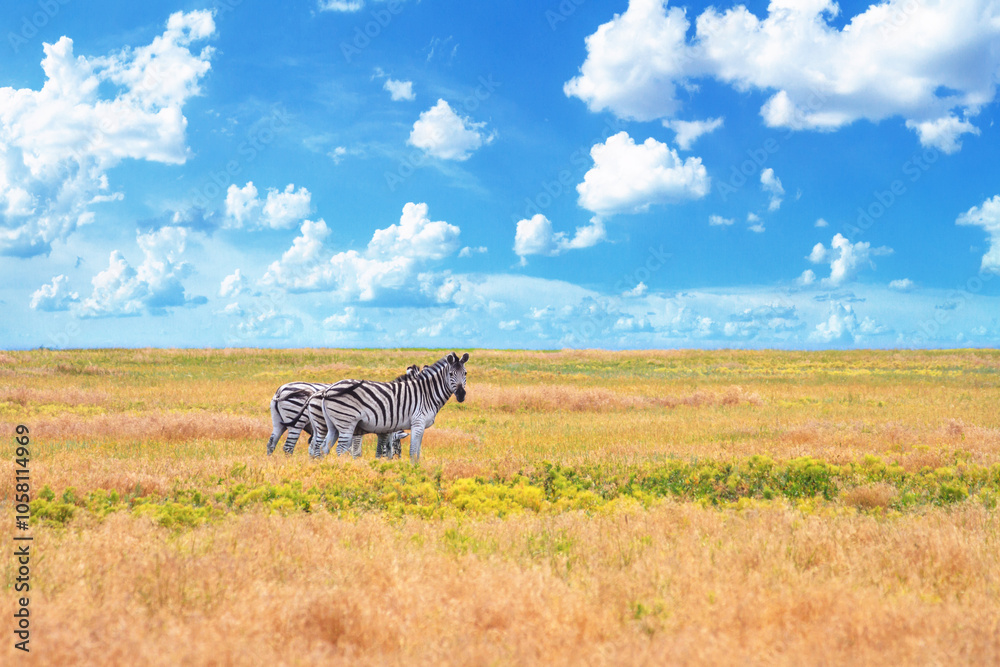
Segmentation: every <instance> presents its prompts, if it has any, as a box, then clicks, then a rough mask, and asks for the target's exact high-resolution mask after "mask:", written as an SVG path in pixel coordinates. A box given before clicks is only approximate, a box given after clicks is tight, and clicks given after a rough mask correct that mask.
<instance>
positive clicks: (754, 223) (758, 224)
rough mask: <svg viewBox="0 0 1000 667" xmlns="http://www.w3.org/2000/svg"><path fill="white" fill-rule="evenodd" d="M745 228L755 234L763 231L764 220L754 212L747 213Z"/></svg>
mask: <svg viewBox="0 0 1000 667" xmlns="http://www.w3.org/2000/svg"><path fill="white" fill-rule="evenodd" d="M747 225H748V227H747V229H749V230H750V231H751V232H754V233H755V234H763V233H764V231H765V230H764V222H763V221H762V220H761V219H760V216H759V215H757V214H756V213H747Z"/></svg>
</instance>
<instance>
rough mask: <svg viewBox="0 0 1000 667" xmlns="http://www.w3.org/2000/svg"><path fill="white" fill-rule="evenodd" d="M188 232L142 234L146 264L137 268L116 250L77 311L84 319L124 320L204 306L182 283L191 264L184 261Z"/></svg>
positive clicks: (168, 229)
mask: <svg viewBox="0 0 1000 667" xmlns="http://www.w3.org/2000/svg"><path fill="white" fill-rule="evenodd" d="M187 237H188V231H187V230H186V229H184V228H182V227H163V228H161V229H158V230H156V231H154V232H150V233H148V234H139V235H138V237H137V238H136V242H137V243H138V245H139V250H140V251H142V255H143V261H142V263H141V264H140V265H139V267H138V268H135V267H133V266H132V265H131V264H130V263H129V262H128V260H127V259H125V256H124V255H123V254H122V253H121V252H120V251H118V250H115V251H112V253H111V257H110V258H109V260H108V268H106V269H104V270H103V271H101V272H100V273H98V274H97V275H96V276H94V278H93V279H92V280H91V284H92V285H93V287H94V289H93V292H92V293H91V295H90V296H89V297H87V298H86V299H83V300H82V301H81V302H80V303H79V304H78V305H77V306H76V307H75V308H74V310H75V312H76V314H77V315H79V316H80V317H123V316H129V315H141V314H143V313H152V314H162V313H164V312H165V310H166V309H167V308H172V307H177V306H187V305H200V304H203V303H205V302H206V301H207V300H206V299H205V298H204V297H194V298H189V297H188V296H187V295H186V294H185V291H184V286H183V285H182V283H181V280H182V279H183V278H185V277H187V276H188V275H189V274H190V273H191V265H190V264H188V263H187V262H183V261H181V255H182V254H183V253H184V249H185V247H186V244H187Z"/></svg>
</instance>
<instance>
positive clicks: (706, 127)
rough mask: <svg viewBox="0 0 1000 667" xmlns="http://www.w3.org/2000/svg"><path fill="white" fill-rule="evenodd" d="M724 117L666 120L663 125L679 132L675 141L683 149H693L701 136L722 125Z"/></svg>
mask: <svg viewBox="0 0 1000 667" xmlns="http://www.w3.org/2000/svg"><path fill="white" fill-rule="evenodd" d="M722 120H723V119H722V118H710V119H708V120H665V121H663V127H665V128H667V129H670V130H673V131H674V132H676V133H677V136H676V137H675V138H674V141H676V142H677V146H678V147H679V148H680V149H681V150H682V151H689V150H691V146H692V145H693V144H694V142H695V141H697V140H698V138H699V137H701V136H702V135H705V134H709V133H711V132H715V131H716V130H717V129H719V128H720V127H722Z"/></svg>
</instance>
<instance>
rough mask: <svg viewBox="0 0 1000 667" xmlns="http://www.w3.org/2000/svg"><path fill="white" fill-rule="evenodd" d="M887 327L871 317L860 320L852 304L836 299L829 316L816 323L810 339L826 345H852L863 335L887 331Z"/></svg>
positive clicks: (874, 334)
mask: <svg viewBox="0 0 1000 667" xmlns="http://www.w3.org/2000/svg"><path fill="white" fill-rule="evenodd" d="M888 331H889V330H888V328H887V327H885V326H883V325H881V324H879V323H878V322H876V321H875V320H873V319H871V318H870V317H866V318H864V319H863V320H861V321H858V316H857V313H855V312H854V308H853V307H852V306H851V305H850V304H843V303H840V302H838V301H834V302H832V303H831V304H830V309H829V313H828V315H827V318H826V319H825V320H823V321H822V322H820V323H819V324H817V325H816V328H815V329H813V331H812V333H810V334H809V339H810V340H812V341H816V342H819V343H822V344H824V345H851V344H853V343H856V342H859V341H860V340H861V339H862V337H863V336H876V335H879V334H884V333H887V332H888Z"/></svg>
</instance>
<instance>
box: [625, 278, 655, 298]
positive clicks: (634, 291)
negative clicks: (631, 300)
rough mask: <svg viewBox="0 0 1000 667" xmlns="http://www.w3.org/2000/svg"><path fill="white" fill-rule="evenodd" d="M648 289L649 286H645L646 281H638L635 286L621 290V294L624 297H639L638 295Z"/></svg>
mask: <svg viewBox="0 0 1000 667" xmlns="http://www.w3.org/2000/svg"><path fill="white" fill-rule="evenodd" d="M648 290H649V288H648V287H646V283H644V282H641V281H640V282H639V284H638V285H636V286H635V287H633V288H632V289H630V290H625V291H624V292H622V296H624V297H639V296H642V295H644V294H645V293H646V292H647V291H648Z"/></svg>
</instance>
